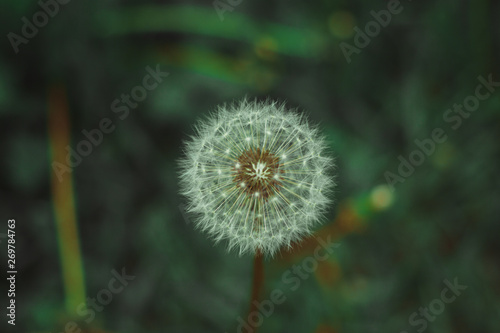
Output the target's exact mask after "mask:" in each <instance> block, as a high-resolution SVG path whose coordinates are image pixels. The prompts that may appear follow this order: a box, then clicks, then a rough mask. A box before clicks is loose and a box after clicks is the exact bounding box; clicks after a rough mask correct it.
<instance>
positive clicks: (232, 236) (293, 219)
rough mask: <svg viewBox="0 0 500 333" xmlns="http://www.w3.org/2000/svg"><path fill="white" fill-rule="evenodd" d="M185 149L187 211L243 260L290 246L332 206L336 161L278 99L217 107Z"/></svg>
mask: <svg viewBox="0 0 500 333" xmlns="http://www.w3.org/2000/svg"><path fill="white" fill-rule="evenodd" d="M185 150H186V155H185V157H184V158H183V159H182V160H181V163H180V164H181V173H180V184H181V193H182V194H183V195H184V196H186V198H187V199H188V201H189V205H188V211H189V212H192V213H195V214H196V215H197V216H196V221H195V222H196V226H197V227H199V228H200V229H202V230H204V231H205V232H207V233H208V234H209V235H211V236H212V237H213V238H214V239H215V241H216V242H218V241H221V240H227V241H228V248H229V250H231V249H233V248H235V249H237V250H238V252H239V254H240V255H241V254H243V253H246V252H256V251H257V250H259V251H260V252H262V253H263V254H266V255H270V256H272V255H274V254H275V253H276V252H277V251H279V250H280V248H282V247H290V246H291V244H292V243H293V242H298V241H299V240H300V239H301V238H303V237H304V236H306V235H308V234H310V233H311V231H312V228H313V227H314V226H315V225H316V224H317V223H319V222H320V221H321V218H322V216H323V214H324V212H325V209H326V208H327V207H328V205H329V204H330V202H331V200H330V198H329V195H330V193H331V190H332V188H333V186H334V181H333V178H332V176H331V175H330V172H329V170H330V169H331V168H332V167H333V159H332V158H331V157H328V154H326V153H325V150H326V143H325V141H324V139H323V138H322V137H321V136H320V135H319V133H318V130H317V129H316V128H314V127H311V126H310V125H309V124H308V123H307V121H306V119H305V117H304V116H302V115H300V114H298V113H295V112H292V111H288V110H285V107H284V105H282V104H278V103H277V102H270V101H267V102H263V103H259V102H248V101H246V100H244V101H242V102H240V103H238V104H234V105H231V106H229V107H226V106H224V107H220V108H219V109H218V110H217V112H216V113H215V114H213V115H212V116H211V117H209V118H208V119H207V120H203V121H200V123H199V124H198V126H197V134H196V135H195V136H194V137H193V138H192V140H190V141H189V142H187V143H186V146H185ZM230 152H231V154H229V153H230Z"/></svg>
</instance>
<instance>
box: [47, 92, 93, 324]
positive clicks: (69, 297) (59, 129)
mask: <svg viewBox="0 0 500 333" xmlns="http://www.w3.org/2000/svg"><path fill="white" fill-rule="evenodd" d="M48 102H49V105H48V111H49V114H48V126H49V128H48V130H49V133H48V134H49V140H50V152H51V157H52V161H53V164H52V168H57V170H56V169H54V170H51V171H52V172H51V175H52V197H53V205H54V215H55V222H56V229H57V234H58V243H59V255H60V259H61V269H62V275H63V283H64V292H65V296H66V311H67V312H68V313H69V314H72V315H73V314H74V313H75V311H76V308H77V307H78V306H79V305H80V304H83V303H85V285H84V274H83V264H82V258H81V254H80V243H79V238H78V226H77V221H76V214H75V200H74V191H73V179H72V175H71V169H69V171H68V170H66V168H68V167H67V166H66V164H65V161H66V154H67V152H66V150H65V147H67V146H69V144H70V123H69V112H68V103H67V100H66V92H65V89H64V88H63V87H61V86H52V87H51V89H50V92H49V101H48ZM56 163H57V164H56ZM52 168H51V169H52ZM62 170H65V171H62ZM56 172H58V173H57V174H56Z"/></svg>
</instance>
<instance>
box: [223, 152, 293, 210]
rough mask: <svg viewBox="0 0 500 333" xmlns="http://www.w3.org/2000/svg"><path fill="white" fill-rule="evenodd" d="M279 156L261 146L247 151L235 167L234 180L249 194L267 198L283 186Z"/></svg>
mask: <svg viewBox="0 0 500 333" xmlns="http://www.w3.org/2000/svg"><path fill="white" fill-rule="evenodd" d="M280 166H281V165H280V162H279V158H278V157H276V156H275V155H273V154H271V153H270V152H269V150H266V151H262V150H261V149H260V148H257V149H255V150H254V149H251V150H247V151H245V152H244V153H243V154H241V156H240V157H239V158H238V161H237V162H236V165H235V166H234V168H233V171H234V173H235V175H234V179H233V180H234V182H235V183H236V186H238V187H239V188H241V190H243V191H244V192H246V193H247V194H249V195H254V196H256V197H259V198H262V199H264V200H266V199H267V198H269V197H270V196H272V195H273V194H274V193H275V192H278V191H279V189H280V186H281V182H280V178H279V174H281V173H283V172H284V171H283V170H280Z"/></svg>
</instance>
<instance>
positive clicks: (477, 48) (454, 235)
mask: <svg viewBox="0 0 500 333" xmlns="http://www.w3.org/2000/svg"><path fill="white" fill-rule="evenodd" d="M0 6H1V10H0V27H1V29H0V31H1V32H2V43H1V45H0V52H1V53H0V133H1V134H0V136H1V143H0V152H1V157H2V163H1V165H0V189H1V190H0V197H1V201H0V212H1V220H0V222H1V224H0V232H1V233H5V232H6V230H7V229H6V221H7V219H8V218H12V217H14V218H16V220H17V230H18V233H17V257H18V269H19V275H18V277H17V286H18V288H19V289H18V293H17V298H16V299H17V302H18V317H17V320H18V324H17V326H16V327H15V329H14V330H13V331H18V332H62V331H63V327H64V325H65V323H66V322H67V321H68V320H72V319H76V320H78V319H81V317H80V318H79V317H78V316H77V315H76V314H75V313H68V311H67V310H66V308H65V298H66V297H68V295H66V294H65V291H64V288H63V278H62V266H61V260H60V259H61V251H63V250H64V249H60V248H59V247H58V238H57V237H58V230H57V225H56V223H55V215H54V204H55V203H54V199H53V193H52V188H51V180H50V179H51V177H52V176H53V175H52V173H53V170H52V167H51V163H52V162H53V160H52V155H51V154H50V149H49V147H50V140H49V129H48V115H49V104H48V98H49V97H48V96H49V92H50V91H51V89H53V88H54V87H63V89H64V91H65V93H66V97H67V100H68V109H69V117H70V124H71V125H70V126H71V144H72V145H76V144H77V143H78V142H79V141H80V140H82V139H84V136H83V134H82V130H84V129H86V130H91V129H95V128H97V127H98V126H99V122H100V120H101V119H103V118H110V119H112V120H113V122H114V124H115V125H116V129H115V130H114V131H113V132H112V133H110V134H107V135H105V136H104V139H103V142H102V144H100V145H99V146H97V147H94V149H93V152H92V154H91V155H89V156H88V157H85V158H84V159H83V161H82V163H81V164H80V165H79V166H78V167H77V168H75V169H74V172H73V173H72V176H73V182H74V188H73V190H74V196H75V204H76V206H75V209H76V210H75V213H76V217H77V222H78V230H79V239H80V245H81V252H82V258H81V260H82V261H81V264H82V265H83V268H84V270H83V271H84V279H85V288H86V294H87V295H88V296H90V297H95V295H96V294H97V293H98V292H99V290H101V289H102V288H104V287H106V285H107V284H108V281H109V279H110V278H111V276H112V275H111V270H112V269H116V270H121V268H122V267H126V269H127V272H130V274H133V275H135V276H136V278H135V280H134V281H132V282H131V283H130V285H129V286H127V287H126V289H125V290H124V291H123V292H122V293H120V294H118V295H115V297H114V299H113V301H112V302H111V303H110V304H109V305H107V306H106V307H105V308H104V309H103V311H102V312H100V313H98V314H97V316H96V319H95V320H94V321H92V322H91V323H90V325H89V326H90V327H91V328H92V329H93V330H94V331H95V332H98V330H101V331H104V332H117V333H118V332H119V333H125V332H148V333H149V332H151V333H153V332H225V331H227V332H235V331H236V327H237V324H238V322H237V317H238V316H241V317H245V316H246V313H247V311H248V306H249V298H250V291H251V278H252V257H251V256H244V257H241V258H239V257H238V256H237V255H236V254H235V253H226V252H225V248H224V245H225V244H219V245H217V246H214V245H213V242H212V241H211V240H209V239H207V237H205V235H204V234H202V233H200V232H198V231H196V230H194V228H193V225H192V223H189V221H185V219H184V218H183V215H182V213H181V210H180V209H179V205H180V204H182V202H183V199H182V198H180V197H179V195H178V185H177V171H178V170H177V162H176V161H177V160H178V158H179V157H180V155H181V153H182V149H181V144H182V141H183V140H185V139H187V138H188V136H189V135H191V134H193V129H192V125H193V124H194V123H195V121H196V119H197V118H199V117H202V116H204V115H207V113H208V112H209V111H212V110H214V109H215V107H216V106H217V105H219V104H221V103H224V102H231V101H233V100H239V99H241V98H243V97H244V96H248V97H249V98H257V99H259V100H263V99H265V98H267V97H268V96H269V97H271V98H273V99H279V100H283V101H286V102H287V105H288V106H289V107H298V108H299V110H301V111H305V112H307V114H308V115H309V118H310V120H311V122H314V123H319V124H320V127H321V128H322V130H323V132H324V134H325V135H326V136H327V138H328V141H329V142H330V145H331V148H332V150H333V151H334V152H335V156H336V158H337V163H338V168H337V170H336V172H337V174H338V177H337V181H338V187H337V189H336V204H335V206H334V207H332V209H331V211H330V212H329V214H328V219H327V221H325V223H326V224H327V225H334V224H335V223H339V221H342V216H343V215H342V214H343V213H342V212H343V209H344V210H345V208H343V207H346V205H348V206H349V204H348V203H350V205H352V206H354V207H355V215H356V216H361V217H362V223H363V225H364V227H363V228H361V229H359V230H357V231H356V232H346V233H344V234H342V236H341V237H340V236H339V237H338V238H337V241H338V242H339V243H340V244H341V246H340V247H339V248H338V249H337V250H336V251H335V253H334V254H333V255H332V256H331V257H330V258H329V259H328V266H327V267H329V269H330V270H331V271H332V272H335V274H331V275H327V276H326V278H325V277H323V278H318V277H317V276H316V275H317V274H313V275H311V276H310V277H309V278H308V279H307V280H305V281H303V282H302V283H301V286H300V288H299V289H298V290H296V291H290V290H289V288H288V286H286V285H284V284H283V281H281V274H282V272H284V271H286V270H287V269H289V268H291V266H292V265H293V264H297V263H300V261H301V258H304V256H307V255H309V254H310V253H302V257H300V256H298V257H295V258H296V259H293V260H289V261H284V260H283V259H282V258H281V259H280V256H278V258H276V259H275V260H268V261H266V262H265V271H266V279H265V294H266V295H268V293H269V292H270V291H271V290H273V289H274V288H281V289H282V290H284V291H286V296H287V301H286V302H285V303H283V304H282V305H279V306H277V308H276V310H275V311H274V313H273V314H272V315H271V316H270V317H269V318H266V319H265V321H264V323H263V324H262V326H261V327H260V328H259V332H319V333H324V332H347V333H349V332H384V333H385V332H401V331H404V330H407V331H408V332H417V327H412V326H410V324H409V322H408V317H409V316H410V315H411V314H412V313H413V312H414V311H417V310H418V308H419V307H421V306H428V305H429V302H431V301H432V300H433V299H435V298H438V297H439V296H440V292H441V290H442V289H443V288H444V284H443V280H444V279H448V280H450V281H452V280H453V279H454V278H458V281H459V282H460V283H462V284H465V285H467V286H468V288H467V289H466V290H465V291H464V292H463V294H462V295H461V296H460V297H458V298H457V299H456V301H454V302H453V303H451V304H449V305H446V308H445V310H444V312H443V313H442V314H440V315H439V316H437V317H436V319H435V321H433V322H429V325H428V327H427V329H426V332H440V333H441V332H445V333H448V332H449V333H451V332H498V331H499V330H500V320H499V317H500V267H499V263H500V255H499V254H500V245H499V244H500V242H499V236H500V234H499V231H500V227H499V224H498V222H499V215H500V209H499V207H500V205H499V199H500V195H499V190H498V189H499V184H500V182H499V176H498V170H499V157H500V149H499V142H500V126H499V125H500V122H499V120H500V117H499V108H500V91H497V92H495V93H493V94H492V95H491V96H490V97H489V98H488V99H486V100H485V101H482V102H481V104H480V106H479V108H478V109H477V111H475V112H474V113H472V114H471V115H470V117H469V118H467V119H463V122H462V124H461V126H460V127H459V128H458V129H456V130H453V129H452V128H451V126H450V123H447V122H446V121H444V119H443V114H444V113H445V112H446V110H447V109H448V108H450V107H452V106H453V104H454V103H462V102H463V101H464V99H465V98H466V97H467V96H469V95H471V94H473V93H474V90H475V88H476V85H477V84H478V80H477V77H478V76H479V75H482V76H483V77H487V76H488V75H490V74H492V75H493V78H494V79H495V81H500V72H499V63H498V59H499V51H500V43H499V41H500V40H499V38H500V36H499V33H500V29H499V28H500V24H499V20H498V18H499V15H500V4H499V2H498V1H493V0H470V1H465V0H462V1H457V0H445V1H412V2H409V1H406V0H404V1H402V3H401V6H402V8H403V10H402V12H401V13H399V14H397V15H394V16H392V19H391V22H390V23H389V25H388V26H387V27H385V28H382V29H381V31H380V33H379V34H378V35H377V36H375V37H373V38H372V39H371V42H370V44H369V45H368V46H366V47H365V48H363V49H361V51H360V53H359V54H353V55H352V61H351V62H350V63H348V62H347V61H346V59H345V58H344V56H343V54H342V51H341V48H340V46H339V45H340V43H342V42H346V43H349V44H351V45H354V37H355V35H354V31H353V28H354V27H355V26H357V27H359V28H361V29H364V27H365V24H366V23H368V22H369V21H371V20H373V17H372V16H371V15H370V11H372V10H375V11H379V10H383V9H386V2H384V1H368V0H356V1H347V0H345V1H326V0H324V1H315V2H299V1H293V2H292V1H284V0H282V1H271V2H269V1H250V0H243V1H242V2H241V3H240V4H239V5H237V6H235V7H234V9H233V11H226V12H225V13H224V14H223V17H224V20H220V18H219V16H218V14H217V12H216V10H215V9H214V7H213V6H212V3H211V2H210V1H207V2H202V1H176V2H174V1H171V2H167V1H153V0H151V1H132V0H129V1H119V0H116V1H107V0H106V1H105V0H101V1H89V0H87V1H83V0H72V1H70V2H69V3H68V4H66V5H61V7H60V10H59V13H58V14H57V15H56V16H55V17H54V18H51V19H50V20H49V22H48V24H47V25H46V26H44V27H42V28H40V29H39V30H40V31H39V33H38V34H37V35H36V36H35V37H33V38H31V39H29V42H28V43H27V44H26V45H24V44H22V45H20V46H19V52H18V53H15V52H14V50H13V48H12V46H11V44H10V42H9V39H8V37H7V34H8V33H10V32H14V33H16V34H21V28H22V25H23V22H22V21H21V19H22V17H23V16H26V17H27V18H28V19H29V20H30V21H31V20H32V16H33V14H35V13H36V12H37V11H40V7H39V5H38V4H37V3H36V2H35V1H27V0H3V1H2V3H1V5H0ZM157 65H159V66H160V67H161V68H162V69H163V70H165V71H168V72H169V73H170V75H169V77H168V78H166V79H165V80H164V81H163V82H162V83H161V84H160V85H159V86H158V88H157V89H155V90H154V91H152V92H151V93H149V94H148V96H147V98H146V99H145V100H144V101H143V102H141V103H140V105H139V106H138V107H137V108H136V109H134V110H132V111H131V112H130V115H129V116H128V117H127V118H126V119H124V120H123V121H122V120H119V119H118V118H117V115H116V114H114V113H113V112H112V110H111V108H110V104H111V102H112V101H113V100H114V99H115V98H118V97H119V96H120V95H121V94H122V93H129V92H130V90H131V89H132V88H133V87H135V86H137V85H138V84H141V82H142V78H143V77H144V75H145V73H146V71H145V68H146V66H151V67H153V68H154V67H156V66H157ZM434 128H443V129H444V130H445V132H446V134H447V140H446V141H445V142H444V143H441V144H438V145H437V147H436V151H435V152H434V153H433V154H432V155H431V156H429V157H427V158H426V160H425V162H424V163H423V164H422V165H420V166H419V167H417V168H416V169H415V171H414V173H413V174H412V175H411V176H410V177H408V179H407V180H406V181H405V182H404V183H398V184H396V185H395V191H394V192H387V188H385V187H383V186H384V184H385V183H386V179H385V176H384V174H385V173H386V171H390V172H394V173H397V169H398V165H399V160H398V156H399V155H402V156H404V157H406V158H407V157H408V156H409V154H410V153H411V152H412V151H414V150H415V149H416V148H417V146H416V145H415V143H414V140H415V139H419V140H423V139H425V138H429V137H430V136H431V133H432V131H433V129H434ZM381 185H382V187H380V186H381ZM381 189H382V193H385V195H389V197H391V198H392V202H390V204H388V205H387V206H386V207H384V209H383V210H378V211H376V212H375V211H373V210H370V209H368V208H367V207H368V206H369V204H368V203H367V202H370V201H369V200H371V199H369V198H373V196H374V195H376V194H377V193H380V191H381ZM367 198H368V199H367ZM367 200H368V201H367ZM367 205H368V206H367ZM350 213H351V214H352V213H353V212H352V211H351V212H350ZM339 216H340V217H339ZM186 222H187V223H186ZM5 245H6V243H5V242H4V241H3V240H2V243H1V244H0V247H1V248H2V250H1V252H0V253H1V256H0V258H1V260H2V264H1V266H0V267H1V268H2V271H4V268H5V263H6V256H5V253H6V246H5ZM332 267H333V268H332ZM2 274H4V273H2ZM2 276H3V275H2ZM2 280H3V281H4V282H2V284H1V287H2V290H0V295H2V296H1V298H0V300H2V302H1V303H2V304H1V308H2V309H5V306H6V302H4V300H5V299H6V298H5V294H6V290H7V285H6V284H5V279H2ZM4 291H5V292H4ZM4 311H5V310H2V312H1V317H0V318H2V319H1V323H0V330H1V331H4V330H12V328H11V327H8V325H7V324H6V317H5V313H4ZM9 326H10V325H9ZM80 327H81V328H83V327H84V325H81V326H80ZM419 327H420V326H419Z"/></svg>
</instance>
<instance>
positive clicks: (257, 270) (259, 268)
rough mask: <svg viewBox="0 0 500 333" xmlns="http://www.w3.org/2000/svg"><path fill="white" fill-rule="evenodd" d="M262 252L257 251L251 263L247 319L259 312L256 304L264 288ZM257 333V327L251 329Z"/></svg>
mask: <svg viewBox="0 0 500 333" xmlns="http://www.w3.org/2000/svg"><path fill="white" fill-rule="evenodd" d="M263 257H264V256H263V255H262V252H260V250H259V249H257V252H255V258H254V261H253V283H252V297H251V298H250V309H249V310H248V316H247V319H248V318H249V317H250V314H251V313H252V312H254V311H255V312H257V311H259V310H258V309H257V304H258V302H259V299H260V295H261V294H262V289H263V286H264V260H263ZM256 332H257V327H255V328H253V333H256Z"/></svg>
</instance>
